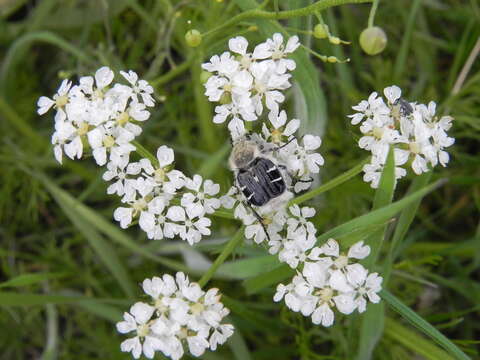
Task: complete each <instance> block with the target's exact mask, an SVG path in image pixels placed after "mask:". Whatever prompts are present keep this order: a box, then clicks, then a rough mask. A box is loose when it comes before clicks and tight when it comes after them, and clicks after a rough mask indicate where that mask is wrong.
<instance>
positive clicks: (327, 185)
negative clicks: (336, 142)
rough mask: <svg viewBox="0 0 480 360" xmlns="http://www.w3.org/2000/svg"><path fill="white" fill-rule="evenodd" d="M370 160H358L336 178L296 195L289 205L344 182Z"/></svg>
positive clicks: (303, 200)
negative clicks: (357, 162) (356, 163)
mask: <svg viewBox="0 0 480 360" xmlns="http://www.w3.org/2000/svg"><path fill="white" fill-rule="evenodd" d="M369 160H370V158H367V159H364V160H363V161H362V162H360V163H359V164H358V165H356V166H355V167H353V168H351V169H350V170H348V171H346V172H344V173H343V174H341V175H339V176H337V177H336V178H333V179H332V180H330V181H329V182H327V183H325V184H323V185H321V186H319V187H317V188H315V189H313V190H310V191H309V192H307V193H305V194H303V195H301V196H298V197H296V198H295V199H293V200H291V201H290V203H289V205H294V204H301V203H303V202H305V201H307V200H310V199H313V198H314V197H315V196H318V195H320V194H321V193H324V192H326V191H328V190H330V189H333V188H334V187H336V186H338V185H340V184H342V183H344V182H345V181H347V180H349V179H351V178H352V177H354V176H355V175H357V174H359V173H361V172H362V169H363V166H364V165H365V164H366V163H367V162H368V161H369Z"/></svg>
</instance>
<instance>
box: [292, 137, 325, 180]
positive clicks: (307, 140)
mask: <svg viewBox="0 0 480 360" xmlns="http://www.w3.org/2000/svg"><path fill="white" fill-rule="evenodd" d="M292 143H295V142H292ZM321 144H322V140H321V139H320V136H315V135H305V136H304V137H303V146H298V145H297V146H296V149H295V153H294V154H291V155H290V156H289V159H288V166H289V169H291V171H292V172H295V173H296V174H297V175H298V176H299V177H303V176H305V175H308V174H310V173H315V174H316V173H318V172H319V171H320V168H319V166H322V165H323V164H324V162H325V160H324V159H323V157H322V155H320V154H319V153H317V152H313V151H314V150H316V149H318V148H319V147H320V145H321ZM294 145H295V144H294ZM294 145H292V146H294Z"/></svg>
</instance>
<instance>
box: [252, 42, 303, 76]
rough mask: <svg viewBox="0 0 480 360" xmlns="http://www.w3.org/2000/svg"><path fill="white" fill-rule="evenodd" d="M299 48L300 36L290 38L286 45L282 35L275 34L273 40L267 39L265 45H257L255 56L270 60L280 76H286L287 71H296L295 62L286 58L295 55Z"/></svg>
mask: <svg viewBox="0 0 480 360" xmlns="http://www.w3.org/2000/svg"><path fill="white" fill-rule="evenodd" d="M299 46H300V43H299V41H298V36H292V37H290V38H289V39H288V41H287V44H286V45H285V44H284V43H283V36H282V34H280V33H275V34H273V37H272V39H267V41H266V42H265V43H262V44H259V45H257V47H256V48H255V50H254V51H253V56H254V57H255V58H256V59H267V58H270V59H271V60H270V61H272V62H273V63H274V65H275V69H276V71H277V72H278V73H279V74H284V73H285V72H286V71H287V70H288V71H292V70H295V67H296V64H295V61H294V60H292V59H286V57H287V56H288V55H289V54H291V53H293V52H294V51H295V50H296V49H297V48H298V47H299Z"/></svg>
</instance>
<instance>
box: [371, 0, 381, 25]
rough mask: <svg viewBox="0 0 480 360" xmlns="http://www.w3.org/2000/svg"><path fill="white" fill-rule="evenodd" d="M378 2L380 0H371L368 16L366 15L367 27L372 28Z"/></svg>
mask: <svg viewBox="0 0 480 360" xmlns="http://www.w3.org/2000/svg"><path fill="white" fill-rule="evenodd" d="M379 2H380V0H373V4H372V8H371V9H370V15H368V27H372V26H373V21H374V20H375V13H376V12H377V8H378V3H379Z"/></svg>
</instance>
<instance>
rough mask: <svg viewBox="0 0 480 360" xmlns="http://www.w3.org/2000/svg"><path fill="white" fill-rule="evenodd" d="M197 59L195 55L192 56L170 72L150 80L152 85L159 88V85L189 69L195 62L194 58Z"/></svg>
mask: <svg viewBox="0 0 480 360" xmlns="http://www.w3.org/2000/svg"><path fill="white" fill-rule="evenodd" d="M194 59H195V57H194V56H190V57H189V58H188V59H187V60H185V61H184V62H183V63H181V64H180V65H178V66H176V67H174V68H172V69H171V70H170V71H169V72H167V73H166V74H163V75H161V76H159V77H157V78H155V79H153V80H152V81H150V85H152V86H153V87H154V88H158V87H159V86H161V85H163V84H165V83H167V82H169V81H170V80H172V79H174V78H176V77H177V76H178V75H181V74H183V73H184V72H185V71H187V70H188V68H189V67H190V65H191V64H192V63H193V60H194Z"/></svg>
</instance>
